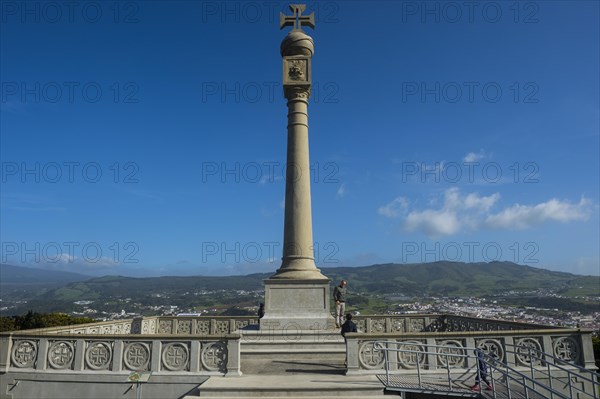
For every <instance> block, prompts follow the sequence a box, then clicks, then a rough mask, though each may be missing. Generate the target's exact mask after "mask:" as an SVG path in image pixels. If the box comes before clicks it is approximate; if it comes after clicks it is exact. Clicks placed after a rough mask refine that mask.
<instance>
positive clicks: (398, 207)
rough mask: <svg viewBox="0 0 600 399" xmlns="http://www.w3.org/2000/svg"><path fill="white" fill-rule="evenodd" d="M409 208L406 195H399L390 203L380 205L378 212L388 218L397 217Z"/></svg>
mask: <svg viewBox="0 0 600 399" xmlns="http://www.w3.org/2000/svg"><path fill="white" fill-rule="evenodd" d="M406 208H408V201H407V200H406V198H404V197H397V198H395V199H394V200H393V201H392V202H390V203H389V204H386V205H384V206H381V207H379V209H377V213H379V214H380V215H382V216H385V217H388V218H396V217H398V216H400V215H401V214H402V212H403V211H404V210H405V209H406Z"/></svg>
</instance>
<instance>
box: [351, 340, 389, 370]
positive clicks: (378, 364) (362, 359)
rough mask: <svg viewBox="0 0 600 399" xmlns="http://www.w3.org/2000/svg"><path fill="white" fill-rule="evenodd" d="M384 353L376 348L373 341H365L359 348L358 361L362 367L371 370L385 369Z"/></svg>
mask: <svg viewBox="0 0 600 399" xmlns="http://www.w3.org/2000/svg"><path fill="white" fill-rule="evenodd" d="M384 360H385V357H384V353H383V351H382V350H379V349H378V348H377V347H376V346H375V342H373V341H364V342H362V343H361V344H360V345H359V348H358V361H359V363H360V365H361V366H362V367H363V368H365V369H369V370H374V369H380V368H383V362H384Z"/></svg>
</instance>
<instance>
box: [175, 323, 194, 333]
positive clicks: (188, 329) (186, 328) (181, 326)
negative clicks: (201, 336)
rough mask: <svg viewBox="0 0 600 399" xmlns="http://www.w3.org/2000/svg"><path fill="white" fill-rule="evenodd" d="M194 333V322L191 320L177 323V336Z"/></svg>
mask: <svg viewBox="0 0 600 399" xmlns="http://www.w3.org/2000/svg"><path fill="white" fill-rule="evenodd" d="M191 333H192V321H191V320H178V321H177V334H181V335H190V334H191Z"/></svg>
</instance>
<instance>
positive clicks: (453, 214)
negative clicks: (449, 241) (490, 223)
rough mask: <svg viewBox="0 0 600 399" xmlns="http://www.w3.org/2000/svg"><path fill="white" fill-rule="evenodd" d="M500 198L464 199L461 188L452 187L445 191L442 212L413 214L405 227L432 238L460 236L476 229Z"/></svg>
mask: <svg viewBox="0 0 600 399" xmlns="http://www.w3.org/2000/svg"><path fill="white" fill-rule="evenodd" d="M498 199H500V194H498V193H495V194H492V195H490V196H487V197H486V196H480V195H479V194H477V193H470V194H468V195H466V196H463V195H461V193H460V190H459V189H458V188H455V187H454V188H449V189H448V190H446V191H445V192H444V204H443V206H442V208H441V209H439V210H434V209H426V210H424V211H412V212H410V213H409V214H408V215H407V217H406V219H405V220H404V225H403V227H404V229H405V230H407V231H421V232H423V233H425V234H426V235H427V236H429V237H439V236H443V235H452V234H456V233H458V232H459V231H460V230H461V228H462V227H469V228H476V226H477V224H478V223H477V218H478V217H479V214H480V213H482V212H487V211H488V210H489V209H490V208H491V207H492V206H493V205H494V204H495V203H496V202H497V201H498Z"/></svg>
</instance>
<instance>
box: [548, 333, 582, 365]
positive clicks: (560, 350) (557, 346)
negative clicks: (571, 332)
mask: <svg viewBox="0 0 600 399" xmlns="http://www.w3.org/2000/svg"><path fill="white" fill-rule="evenodd" d="M552 347H553V350H554V356H556V357H557V358H559V359H561V360H564V361H566V362H576V361H577V360H579V354H580V350H579V345H578V344H577V341H575V340H574V339H573V338H571V337H560V338H556V339H555V340H554V342H553V344H552Z"/></svg>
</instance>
